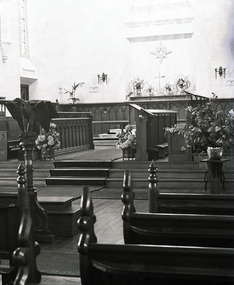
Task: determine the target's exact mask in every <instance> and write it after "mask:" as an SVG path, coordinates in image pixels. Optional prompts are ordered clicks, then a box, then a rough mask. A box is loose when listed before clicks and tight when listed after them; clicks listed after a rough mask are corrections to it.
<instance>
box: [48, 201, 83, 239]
mask: <svg viewBox="0 0 234 285" xmlns="http://www.w3.org/2000/svg"><path fill="white" fill-rule="evenodd" d="M79 217H80V206H79V205H72V206H71V207H69V208H67V209H63V210H54V211H48V225H49V231H50V232H51V233H52V234H54V235H55V236H56V237H66V238H71V237H74V236H75V235H77V234H78V227H77V220H78V219H79Z"/></svg>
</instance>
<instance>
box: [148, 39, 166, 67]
mask: <svg viewBox="0 0 234 285" xmlns="http://www.w3.org/2000/svg"><path fill="white" fill-rule="evenodd" d="M169 53H171V51H169V50H167V48H166V47H164V46H163V45H162V43H161V42H160V45H159V47H158V48H155V51H152V52H151V54H153V55H155V57H156V58H158V59H159V62H160V63H162V61H163V59H164V58H166V57H167V55H168V54H169Z"/></svg>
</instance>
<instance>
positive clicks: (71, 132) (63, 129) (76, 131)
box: [53, 117, 94, 152]
mask: <svg viewBox="0 0 234 285" xmlns="http://www.w3.org/2000/svg"><path fill="white" fill-rule="evenodd" d="M53 122H54V123H55V124H56V126H57V131H58V132H59V134H60V141H61V147H60V149H59V150H58V152H59V151H61V150H62V151H63V150H69V149H74V148H77V149H82V150H84V149H93V148H94V144H93V132H92V118H91V117H87V118H55V119H53Z"/></svg>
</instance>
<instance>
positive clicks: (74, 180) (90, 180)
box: [46, 176, 106, 186]
mask: <svg viewBox="0 0 234 285" xmlns="http://www.w3.org/2000/svg"><path fill="white" fill-rule="evenodd" d="M105 183H106V178H105V177H104V178H102V177H101V178H100V177H70V176H61V177H60V176H57V177H50V178H46V185H99V186H104V185H105Z"/></svg>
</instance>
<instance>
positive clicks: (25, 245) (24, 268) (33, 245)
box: [13, 164, 41, 285]
mask: <svg viewBox="0 0 234 285" xmlns="http://www.w3.org/2000/svg"><path fill="white" fill-rule="evenodd" d="M17 172H18V174H19V177H18V179H17V183H18V197H19V208H20V213H21V222H20V227H19V237H18V240H19V247H18V248H17V249H16V250H15V251H14V253H13V259H14V261H15V263H16V265H17V266H18V273H17V276H16V279H15V281H14V285H23V284H29V283H30V284H31V283H39V282H40V281H41V273H40V272H39V271H38V269H37V264H36V257H37V255H38V254H39V253H40V246H39V244H38V243H37V242H36V241H35V231H34V226H33V218H32V215H31V213H32V211H31V209H30V201H29V199H28V191H27V188H26V183H27V179H26V178H25V173H26V171H25V168H24V167H23V165H22V164H21V165H20V166H19V167H18V171H17Z"/></svg>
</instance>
